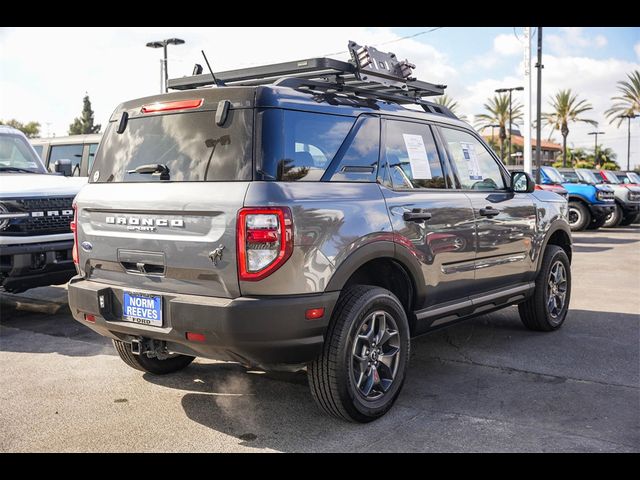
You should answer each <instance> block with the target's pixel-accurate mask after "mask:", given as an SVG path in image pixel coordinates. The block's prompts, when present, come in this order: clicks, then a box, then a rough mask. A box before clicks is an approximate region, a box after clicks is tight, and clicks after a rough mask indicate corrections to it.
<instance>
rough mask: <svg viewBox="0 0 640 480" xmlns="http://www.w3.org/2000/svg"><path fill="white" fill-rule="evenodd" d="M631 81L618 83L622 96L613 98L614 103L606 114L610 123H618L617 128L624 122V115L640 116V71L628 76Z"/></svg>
mask: <svg viewBox="0 0 640 480" xmlns="http://www.w3.org/2000/svg"><path fill="white" fill-rule="evenodd" d="M627 77H628V78H629V81H628V82H627V81H621V82H618V91H619V92H620V95H619V96H617V97H611V100H613V101H614V103H613V105H611V108H610V109H609V110H607V111H606V112H604V114H605V115H606V116H607V117H608V118H609V123H614V122H617V125H616V127H620V124H621V123H622V121H623V120H624V118H623V117H622V115H640V70H634V71H633V72H631V73H628V74H627Z"/></svg>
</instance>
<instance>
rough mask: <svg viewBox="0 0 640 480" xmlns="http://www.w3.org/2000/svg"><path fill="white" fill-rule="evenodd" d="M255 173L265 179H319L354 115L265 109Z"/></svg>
mask: <svg viewBox="0 0 640 480" xmlns="http://www.w3.org/2000/svg"><path fill="white" fill-rule="evenodd" d="M258 117H259V119H260V120H259V121H260V124H261V135H260V139H259V141H260V150H259V152H260V160H259V163H258V173H259V174H261V175H262V177H263V178H264V179H265V180H280V181H285V182H294V181H303V182H310V181H319V180H320V179H321V178H322V175H323V174H324V172H325V170H326V169H327V167H328V166H329V164H330V163H331V160H333V157H334V156H335V155H336V152H337V151H338V149H339V148H340V146H341V145H342V143H343V142H344V140H345V138H346V137H347V135H348V133H349V131H350V130H351V127H352V126H353V124H354V122H355V118H353V117H345V116H338V115H327V114H322V113H311V112H300V111H295V110H282V109H266V110H264V111H262V112H260V113H259V114H258Z"/></svg>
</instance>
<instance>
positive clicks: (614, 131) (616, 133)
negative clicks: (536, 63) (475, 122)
mask: <svg viewBox="0 0 640 480" xmlns="http://www.w3.org/2000/svg"><path fill="white" fill-rule="evenodd" d="M543 64H544V69H543V70H542V88H543V91H542V111H543V112H548V111H550V107H549V99H550V97H551V96H552V95H555V93H556V92H557V91H558V90H561V89H567V88H570V89H571V90H572V91H573V92H574V93H577V94H578V96H579V99H585V100H587V101H588V102H589V103H591V105H592V106H593V110H591V111H589V112H587V113H586V114H585V115H584V116H585V117H586V118H589V119H593V120H595V121H597V122H599V125H598V130H602V131H604V132H605V134H604V135H603V136H602V137H598V142H599V143H600V142H602V144H604V145H605V146H607V147H611V148H613V150H614V151H615V152H616V153H617V155H618V161H619V163H620V164H621V165H625V166H626V155H627V135H626V130H625V129H624V128H620V129H618V128H616V127H615V126H614V125H610V124H609V122H608V120H607V118H606V117H605V115H604V112H605V111H606V110H607V109H608V108H609V107H610V106H611V97H612V96H614V95H616V94H617V90H616V82H618V81H619V80H623V79H625V78H626V74H627V73H628V72H630V71H632V70H636V69H639V68H640V64H638V63H633V62H628V61H624V60H618V59H603V60H598V59H593V58H588V57H579V56H566V57H562V56H557V55H549V54H545V55H544V57H543ZM522 71H523V61H520V62H519V65H518V67H517V68H516V70H515V72H514V74H511V75H506V76H503V77H500V78H486V79H483V80H481V81H478V82H475V83H472V84H470V85H468V86H466V88H465V89H464V91H463V93H462V95H460V96H459V97H458V101H459V104H460V110H461V111H464V112H468V113H471V114H478V113H482V112H483V106H482V105H483V104H484V103H485V102H486V101H487V99H488V98H489V97H490V96H493V95H494V93H493V91H494V90H495V89H496V88H499V87H505V86H507V87H508V86H519V85H523V84H524V81H523V76H522V74H521V72H522ZM532 75H533V77H532V82H531V86H532V92H531V102H532V108H531V115H532V118H535V114H536V111H535V99H536V81H535V80H536V78H535V75H536V69H535V68H533V69H532ZM523 98H524V97H523V92H514V99H517V100H518V101H520V102H522V101H523ZM593 128H594V127H592V126H590V125H588V124H582V123H572V124H571V125H569V130H570V133H569V137H568V144H569V146H576V147H583V148H586V149H590V148H591V149H592V148H593V136H589V135H588V132H589V131H591V130H593ZM549 132H550V130H549V129H548V128H547V127H545V128H543V132H542V135H543V138H547V137H548V136H549ZM532 134H535V131H533V132H532ZM553 137H554V138H555V140H557V141H560V140H561V136H560V134H559V132H553ZM639 140H640V132H638V129H635V131H633V127H632V141H631V143H632V155H631V164H632V165H633V164H634V163H636V164H640V150H638V149H637V148H636V149H634V145H638V144H639V143H640V141H639Z"/></svg>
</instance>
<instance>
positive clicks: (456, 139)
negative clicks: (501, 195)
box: [442, 127, 506, 190]
mask: <svg viewBox="0 0 640 480" xmlns="http://www.w3.org/2000/svg"><path fill="white" fill-rule="evenodd" d="M442 134H443V135H444V140H445V142H446V143H447V147H448V150H449V154H450V155H451V157H452V160H453V162H452V163H453V164H454V166H455V168H456V170H457V171H458V178H459V179H460V185H461V186H462V188H463V189H464V190H504V189H505V188H506V185H505V183H504V178H503V176H502V171H501V169H500V167H499V166H498V163H497V162H496V161H495V160H494V158H493V157H492V156H491V154H490V153H489V151H488V150H487V149H486V148H485V146H484V145H482V143H480V142H479V141H478V140H477V139H476V138H475V137H474V136H473V135H471V134H469V133H467V132H463V131H462V130H456V129H453V128H444V127H443V128H442Z"/></svg>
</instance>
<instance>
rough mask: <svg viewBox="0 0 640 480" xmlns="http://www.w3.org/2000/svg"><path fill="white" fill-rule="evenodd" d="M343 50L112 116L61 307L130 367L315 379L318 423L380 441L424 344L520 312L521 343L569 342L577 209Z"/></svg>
mask: <svg viewBox="0 0 640 480" xmlns="http://www.w3.org/2000/svg"><path fill="white" fill-rule="evenodd" d="M350 49H351V51H352V55H353V59H352V61H351V62H343V61H337V60H333V59H327V58H319V59H318V58H316V59H307V60H302V61H297V62H289V63H283V64H277V65H269V66H263V67H255V68H249V69H244V70H234V71H226V72H219V73H216V74H215V77H214V76H213V73H212V74H198V75H194V76H191V77H184V78H179V79H173V80H171V81H170V87H171V88H172V89H173V90H178V91H174V92H170V93H168V94H162V95H157V96H151V97H146V98H141V99H137V100H131V101H128V102H125V103H123V104H121V105H119V106H118V107H117V108H116V110H115V111H114V113H113V115H112V116H111V119H110V122H109V126H108V128H107V130H106V132H105V134H104V137H103V141H102V143H101V146H100V149H99V150H98V153H97V158H96V160H95V163H94V166H93V169H92V171H91V172H90V174H89V184H88V185H87V187H86V188H84V189H83V190H82V192H81V193H80V195H78V197H77V200H76V204H75V211H76V219H75V224H74V228H75V232H76V242H75V245H76V250H77V258H78V269H79V275H78V276H76V277H75V278H73V279H72V280H71V282H70V284H69V303H70V306H71V310H72V312H73V315H74V317H75V319H76V320H78V321H79V322H81V323H83V324H85V325H87V326H88V327H90V328H92V329H93V330H95V331H96V332H98V333H100V334H102V335H105V336H107V337H110V338H112V339H113V343H114V345H115V348H116V350H117V351H118V353H119V355H120V356H121V358H122V359H123V360H124V362H125V363H127V364H128V365H130V366H131V367H133V368H136V369H139V370H142V371H145V372H149V373H152V374H165V373H169V372H175V371H177V370H180V369H182V368H184V367H186V366H187V365H189V363H190V362H191V361H192V360H193V359H194V357H196V356H202V357H207V358H213V359H223V360H231V361H235V362H240V363H241V364H244V365H248V366H253V367H258V368H262V369H268V370H289V371H295V370H299V369H302V368H304V367H305V366H306V367H307V371H308V378H309V383H310V387H311V392H312V393H313V396H314V398H315V399H316V401H317V403H318V405H319V406H320V407H321V408H322V409H323V410H324V411H325V412H327V413H329V414H331V415H334V416H336V417H339V418H343V419H346V420H351V421H358V422H367V421H371V420H373V419H375V418H378V417H380V416H381V415H383V414H384V413H385V412H386V411H388V410H389V408H391V406H392V404H393V402H394V401H395V399H396V398H397V397H398V394H399V392H400V389H401V387H402V384H403V381H404V379H405V374H406V371H407V363H408V361H409V348H410V338H411V337H412V336H415V335H420V334H423V333H426V332H429V331H432V330H434V329H437V328H440V327H444V326H447V325H451V324H453V323H455V322H458V321H460V320H464V319H467V318H470V317H472V316H474V315H477V314H480V313H486V312H489V311H493V310H496V309H500V308H504V307H508V306H510V305H516V304H517V305H518V308H519V312H520V317H521V319H522V321H523V323H524V325H525V326H526V327H527V328H529V329H532V330H538V331H552V330H556V329H558V328H559V327H560V326H561V325H562V324H563V322H564V320H565V317H566V315H567V309H568V306H569V300H570V294H571V270H570V260H571V252H572V247H571V232H570V229H569V225H568V223H567V215H568V212H567V202H566V200H565V199H563V198H562V197H560V196H558V195H555V194H553V193H551V192H545V191H534V182H533V180H532V179H531V177H530V176H529V175H527V174H526V173H524V172H514V173H512V174H509V173H508V172H507V170H506V169H505V167H504V166H503V165H502V163H501V162H500V161H499V159H498V158H497V157H496V156H495V155H494V153H493V152H492V151H491V149H490V148H489V147H488V146H487V145H486V144H485V143H484V142H483V140H482V138H481V137H480V136H479V135H478V134H477V133H476V132H475V131H474V130H473V129H472V128H471V127H469V125H467V124H466V123H464V122H462V121H460V120H458V119H457V118H456V117H455V116H454V115H453V114H452V113H451V112H449V111H448V110H447V109H446V108H443V107H441V106H438V105H436V104H434V103H430V102H428V101H426V100H424V99H423V97H426V96H428V95H437V94H442V92H443V88H444V87H443V86H439V85H432V84H429V83H427V82H422V81H418V80H415V79H412V78H410V75H411V68H412V66H411V65H410V64H408V62H406V61H405V62H398V61H397V59H396V58H395V56H392V55H391V54H383V53H382V52H378V51H377V50H375V49H372V48H366V47H359V46H358V45H355V44H350ZM207 86H209V87H212V88H202V87H207ZM404 105H412V106H414V107H413V108H414V109H411V108H406V107H405V106H404ZM415 106H417V107H421V108H422V111H417V110H416V109H415Z"/></svg>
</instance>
